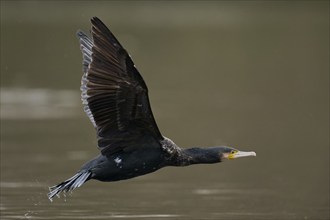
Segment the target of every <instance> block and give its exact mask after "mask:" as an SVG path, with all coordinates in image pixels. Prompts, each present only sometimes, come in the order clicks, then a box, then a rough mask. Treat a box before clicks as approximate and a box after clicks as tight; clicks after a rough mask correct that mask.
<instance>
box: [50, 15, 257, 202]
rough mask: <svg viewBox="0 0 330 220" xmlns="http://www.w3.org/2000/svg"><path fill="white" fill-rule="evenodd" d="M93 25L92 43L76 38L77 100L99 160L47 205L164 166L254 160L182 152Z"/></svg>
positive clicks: (117, 49)
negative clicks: (89, 186)
mask: <svg viewBox="0 0 330 220" xmlns="http://www.w3.org/2000/svg"><path fill="white" fill-rule="evenodd" d="M91 22H92V30H91V33H92V39H90V38H89V37H88V36H87V35H86V34H85V33H83V32H81V31H79V32H78V33H77V35H78V38H79V41H80V48H81V51H82V54H83V73H84V74H83V77H82V81H81V91H82V95H81V98H82V102H83V105H84V111H85V112H86V114H87V116H88V117H89V119H90V120H91V122H92V124H93V125H94V127H95V129H96V133H97V139H98V148H99V149H100V151H101V154H100V155H99V156H97V157H96V158H94V159H92V160H91V161H89V162H87V163H86V164H85V165H83V166H82V168H81V169H80V170H79V171H78V173H77V174H75V175H74V176H73V177H71V178H70V179H68V180H66V181H64V182H62V183H60V184H58V185H56V186H53V187H50V190H51V191H50V192H49V193H48V198H49V199H51V198H53V197H54V196H55V195H57V194H59V193H60V192H62V191H64V192H67V191H71V190H73V189H75V188H77V187H80V186H81V185H82V184H83V183H84V182H86V181H88V180H90V179H96V180H100V181H118V180H123V179H129V178H133V177H136V176H140V175H143V174H147V173H150V172H153V171H156V170H158V169H160V168H162V167H165V166H187V165H190V164H198V163H217V162H221V160H222V159H223V158H227V159H233V158H236V157H243V156H255V153H254V152H242V151H238V150H236V149H234V148H230V147H225V146H222V147H210V148H189V149H182V148H179V147H178V146H177V145H176V144H175V143H174V142H173V141H171V140H170V139H168V138H166V137H164V136H162V134H161V133H160V131H159V129H158V127H157V124H156V122H155V119H154V117H153V114H152V111H151V108H150V104H149V98H148V88H147V86H146V84H145V82H144V80H143V79H142V77H141V75H140V73H139V72H138V70H137V69H136V68H135V65H134V63H133V61H132V60H131V58H130V56H129V55H128V53H127V51H126V50H125V49H124V48H123V47H122V46H121V44H120V43H119V42H118V40H117V39H116V38H115V36H114V35H113V34H112V33H111V31H110V30H109V29H108V28H107V27H106V26H105V25H104V24H103V23H102V21H101V20H100V19H98V18H96V17H94V18H92V20H91Z"/></svg>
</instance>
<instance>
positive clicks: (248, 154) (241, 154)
mask: <svg viewBox="0 0 330 220" xmlns="http://www.w3.org/2000/svg"><path fill="white" fill-rule="evenodd" d="M255 156H257V154H256V152H254V151H249V152H244V151H235V152H233V153H230V154H229V155H228V157H227V158H228V159H236V158H239V157H255Z"/></svg>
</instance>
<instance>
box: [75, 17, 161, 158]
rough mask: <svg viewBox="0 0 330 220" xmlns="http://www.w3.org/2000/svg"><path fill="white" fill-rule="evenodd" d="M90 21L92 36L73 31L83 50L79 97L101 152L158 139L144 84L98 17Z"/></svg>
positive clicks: (129, 147) (125, 54) (125, 53)
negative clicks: (94, 131) (95, 134)
mask: <svg viewBox="0 0 330 220" xmlns="http://www.w3.org/2000/svg"><path fill="white" fill-rule="evenodd" d="M91 22H92V30H91V33H92V39H90V38H89V37H88V36H87V35H86V34H84V33H83V32H81V31H79V32H78V33H77V35H78V37H79V40H80V48H81V51H82V53H83V72H84V74H83V77H82V82H81V91H82V95H81V98H82V102H83V105H84V111H85V112H86V114H87V116H88V117H89V119H90V120H91V122H92V123H93V125H94V127H95V129H96V130H97V135H98V146H99V148H100V150H101V152H102V153H103V154H112V153H114V152H118V151H122V150H127V149H130V150H131V148H132V146H135V145H134V144H135V143H136V142H139V141H137V140H142V139H146V138H147V139H150V137H152V138H153V139H155V140H162V139H163V137H162V135H161V133H160V131H159V129H158V127H157V124H156V122H155V119H154V117H153V114H152V111H151V108H150V104H149V98H148V89H147V86H146V84H145V82H144V80H143V78H142V77H141V75H140V73H139V72H138V70H137V69H136V68H135V66H134V63H133V61H132V60H131V58H130V56H129V55H128V53H127V52H126V50H125V49H124V48H123V47H122V46H121V44H120V43H119V42H118V40H117V39H116V38H115V36H114V35H113V34H112V33H111V31H110V30H109V29H108V28H107V27H106V26H105V25H104V24H103V23H102V21H101V20H100V19H98V18H97V17H93V18H92V19H91ZM133 148H134V147H133Z"/></svg>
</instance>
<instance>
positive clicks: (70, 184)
mask: <svg viewBox="0 0 330 220" xmlns="http://www.w3.org/2000/svg"><path fill="white" fill-rule="evenodd" d="M91 174H92V173H91V172H90V171H81V172H78V173H76V175H74V176H73V177H71V178H70V179H67V180H65V181H64V182H62V183H60V184H58V185H55V186H52V187H49V190H50V192H49V193H48V194H47V195H48V199H49V200H51V201H52V198H53V197H54V196H56V195H58V194H59V193H61V192H69V191H72V190H74V189H75V188H78V187H80V186H81V185H82V184H83V183H84V182H86V181H87V180H89V177H90V176H91Z"/></svg>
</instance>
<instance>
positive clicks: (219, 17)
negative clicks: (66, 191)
mask: <svg viewBox="0 0 330 220" xmlns="http://www.w3.org/2000/svg"><path fill="white" fill-rule="evenodd" d="M328 8H329V3H328V2H326V1H313V2H299V1H296V2H280V3H274V2H234V3H230V2H170V3H166V2H155V3H151V2H142V3H133V2H105V1H96V2H88V1H81V2H80V1H72V2H69V1H68V2H66V1H63V2H41V1H24V2H23V1H22V2H20V1H14V2H10V1H1V203H0V204H1V206H0V210H1V218H3V219H19V218H32V219H81V218H82V217H84V218H87V219H109V218H124V219H125V218H133V219H144V218H152V219H162V218H172V219H235V220H236V219H329V40H328V39H329V10H328ZM92 16H98V17H100V18H101V19H102V20H103V21H104V22H105V23H106V24H107V25H109V26H110V27H111V29H112V31H113V32H114V33H115V34H116V36H117V37H118V39H119V40H120V41H121V43H122V44H123V45H124V46H125V47H126V49H127V50H128V51H129V52H130V54H131V55H132V57H133V60H134V61H135V64H136V65H137V67H138V69H139V70H140V72H141V73H142V75H143V77H144V79H145V81H146V82H147V84H148V86H149V91H150V98H151V102H152V108H153V112H154V115H155V117H156V120H157V122H158V125H159V127H160V129H161V131H162V133H163V134H164V135H166V136H168V137H171V139H173V140H174V141H175V142H176V143H177V144H178V145H180V146H183V147H185V146H211V145H222V144H226V145H231V146H235V147H237V148H239V149H242V150H254V151H256V152H257V155H258V156H257V157H256V158H249V159H242V160H237V161H230V162H226V163H222V164H218V165H206V166H205V165H201V166H191V167H187V168H165V169H163V170H160V171H159V172H156V173H154V174H150V175H147V176H143V177H139V178H136V179H132V180H128V181H122V182H116V183H101V182H96V181H94V182H92V181H91V182H89V183H87V184H86V185H84V186H83V187H82V188H80V189H78V190H77V191H75V193H74V194H73V196H72V197H69V198H67V199H66V202H65V200H64V199H59V200H56V201H54V202H53V203H50V202H49V201H48V200H47V198H46V196H45V194H46V193H47V186H49V185H53V184H55V183H57V182H59V181H62V180H64V179H65V178H67V177H69V176H71V175H72V174H73V173H74V172H75V171H76V170H77V169H78V168H79V167H80V165H81V164H82V163H84V162H85V161H86V160H88V159H89V158H91V157H93V156H94V155H95V154H97V153H98V152H97V150H96V140H95V134H94V130H93V128H92V126H91V124H90V123H89V121H88V119H87V117H85V115H84V113H83V111H82V108H81V105H80V100H79V99H80V98H79V86H80V77H81V54H80V51H79V46H78V42H77V39H76V37H75V32H76V30H77V29H83V30H85V31H88V29H89V26H90V23H89V19H90V17H92Z"/></svg>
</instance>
